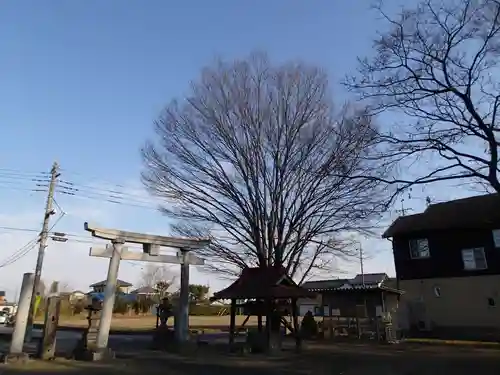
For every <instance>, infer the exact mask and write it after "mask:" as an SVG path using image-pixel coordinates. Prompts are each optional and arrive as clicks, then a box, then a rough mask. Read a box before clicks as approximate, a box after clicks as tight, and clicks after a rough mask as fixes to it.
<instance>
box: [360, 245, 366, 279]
mask: <svg viewBox="0 0 500 375" xmlns="http://www.w3.org/2000/svg"><path fill="white" fill-rule="evenodd" d="M359 264H360V266H361V282H362V284H363V287H364V286H365V272H364V269H363V246H362V245H361V242H360V243H359Z"/></svg>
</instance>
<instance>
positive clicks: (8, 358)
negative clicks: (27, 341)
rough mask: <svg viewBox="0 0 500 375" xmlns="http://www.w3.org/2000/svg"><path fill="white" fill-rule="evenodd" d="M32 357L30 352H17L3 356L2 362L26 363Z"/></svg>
mask: <svg viewBox="0 0 500 375" xmlns="http://www.w3.org/2000/svg"><path fill="white" fill-rule="evenodd" d="M29 359H30V356H29V355H28V353H15V354H5V355H4V357H3V358H2V362H3V363H5V364H13V363H20V364H23V365H24V364H25V363H26V362H28V361H29Z"/></svg>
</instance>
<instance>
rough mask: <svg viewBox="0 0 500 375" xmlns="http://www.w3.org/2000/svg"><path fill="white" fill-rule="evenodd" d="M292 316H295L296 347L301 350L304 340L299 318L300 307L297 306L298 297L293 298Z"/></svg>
mask: <svg viewBox="0 0 500 375" xmlns="http://www.w3.org/2000/svg"><path fill="white" fill-rule="evenodd" d="M292 318H293V329H294V331H295V332H294V333H295V348H296V349H297V350H300V348H301V347H302V340H301V337H300V327H299V318H298V308H297V298H292Z"/></svg>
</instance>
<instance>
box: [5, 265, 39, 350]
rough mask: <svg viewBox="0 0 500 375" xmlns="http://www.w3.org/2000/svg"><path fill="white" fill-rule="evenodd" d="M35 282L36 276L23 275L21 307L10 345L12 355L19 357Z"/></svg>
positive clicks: (31, 274) (18, 309)
mask: <svg viewBox="0 0 500 375" xmlns="http://www.w3.org/2000/svg"><path fill="white" fill-rule="evenodd" d="M34 281H35V275H34V274H33V273H25V274H24V275H23V283H22V286H21V294H20V295H19V306H18V308H17V314H16V324H15V326H14V332H13V333H12V341H11V343H10V354H11V355H19V354H22V353H23V346H24V339H25V335H26V326H27V324H28V315H29V310H30V305H31V291H32V290H33V283H34Z"/></svg>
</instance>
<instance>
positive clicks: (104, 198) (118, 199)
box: [56, 188, 159, 211]
mask: <svg viewBox="0 0 500 375" xmlns="http://www.w3.org/2000/svg"><path fill="white" fill-rule="evenodd" d="M56 191H57V192H58V193H60V194H64V195H68V196H72V197H75V198H80V199H88V200H95V201H99V202H107V203H113V204H117V205H122V206H129V207H136V208H145V209H149V210H155V211H156V210H158V207H155V206H153V203H152V202H146V201H139V200H135V199H129V198H127V197H125V196H117V195H111V194H101V193H90V192H80V191H70V190H69V189H64V188H58V189H56ZM158 206H159V205H158Z"/></svg>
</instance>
